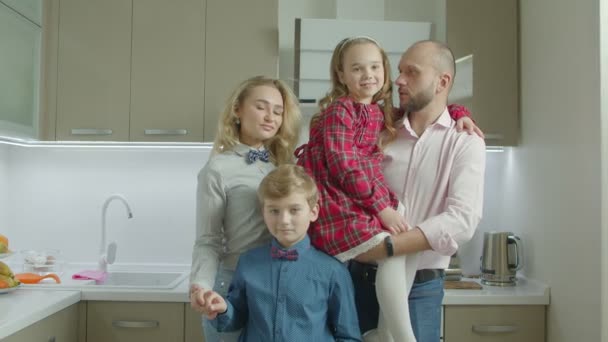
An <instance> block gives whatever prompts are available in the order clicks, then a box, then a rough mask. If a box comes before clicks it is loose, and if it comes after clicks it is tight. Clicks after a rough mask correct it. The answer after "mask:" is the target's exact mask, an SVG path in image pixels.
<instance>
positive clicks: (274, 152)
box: [213, 76, 302, 165]
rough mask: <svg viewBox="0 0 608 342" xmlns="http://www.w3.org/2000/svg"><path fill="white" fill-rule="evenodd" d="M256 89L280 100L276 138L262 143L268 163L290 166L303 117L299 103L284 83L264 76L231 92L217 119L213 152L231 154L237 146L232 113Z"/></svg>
mask: <svg viewBox="0 0 608 342" xmlns="http://www.w3.org/2000/svg"><path fill="white" fill-rule="evenodd" d="M259 86H270V87H273V88H276V89H277V90H278V91H279V92H280V93H281V97H282V98H283V122H282V123H281V127H279V130H278V131H277V134H276V135H275V136H274V137H272V138H270V139H268V140H267V141H264V146H265V147H266V149H267V150H268V152H270V160H271V161H272V163H273V164H275V165H281V164H284V163H288V162H291V161H293V151H294V150H295V148H296V144H297V143H298V138H299V134H300V120H301V116H302V115H301V113H300V107H299V105H298V104H299V101H298V99H297V98H296V96H295V95H294V94H293V92H292V91H291V89H289V87H288V86H287V84H285V83H284V82H283V81H281V80H278V79H274V78H269V77H264V76H256V77H252V78H249V79H247V80H245V81H243V82H242V83H241V84H239V85H238V86H237V87H236V89H234V91H233V92H232V95H231V96H230V98H228V101H227V102H226V107H225V108H224V111H223V112H222V114H221V116H220V118H219V122H218V129H217V134H216V136H215V141H214V142H213V152H214V153H221V152H224V151H231V150H232V149H233V148H234V146H236V145H237V144H238V143H239V127H240V125H239V124H238V123H237V122H238V121H237V119H238V117H237V116H236V113H235V112H236V110H237V109H238V108H239V106H242V104H243V102H244V101H245V99H246V98H247V96H249V94H250V93H251V91H252V90H253V89H254V88H257V87H259Z"/></svg>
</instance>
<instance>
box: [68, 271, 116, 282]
mask: <svg viewBox="0 0 608 342" xmlns="http://www.w3.org/2000/svg"><path fill="white" fill-rule="evenodd" d="M107 276H108V273H107V272H104V271H98V270H86V271H81V272H78V273H76V274H74V275H73V276H72V279H78V280H87V279H91V280H95V281H97V282H103V281H104V280H106V277H107Z"/></svg>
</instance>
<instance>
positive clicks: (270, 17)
mask: <svg viewBox="0 0 608 342" xmlns="http://www.w3.org/2000/svg"><path fill="white" fill-rule="evenodd" d="M237 8H238V10H236V9H237ZM278 8H279V4H278V0H257V1H248V0H207V26H206V41H205V44H206V49H205V50H206V55H205V64H206V67H205V141H213V139H214V138H215V131H216V130H217V123H218V117H219V115H220V113H221V112H222V110H223V108H224V105H225V104H226V100H227V99H228V97H229V96H230V93H231V91H232V90H233V89H234V88H235V87H236V86H237V85H238V84H239V83H240V82H241V81H243V80H245V79H246V78H249V77H252V76H256V75H265V76H269V77H275V78H276V77H278V69H279V29H278V27H279V23H278V20H279V15H278V11H279V9H278Z"/></svg>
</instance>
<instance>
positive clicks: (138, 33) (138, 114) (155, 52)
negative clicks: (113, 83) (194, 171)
mask: <svg viewBox="0 0 608 342" xmlns="http://www.w3.org/2000/svg"><path fill="white" fill-rule="evenodd" d="M205 2H206V1H205V0H180V1H179V2H175V1H166V0H133V31H132V56H131V108H130V113H131V115H130V121H131V124H130V140H131V141H202V140H203V125H204V120H203V108H204V105H203V103H204V98H205V97H204V81H205Z"/></svg>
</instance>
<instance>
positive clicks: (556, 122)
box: [497, 0, 606, 342]
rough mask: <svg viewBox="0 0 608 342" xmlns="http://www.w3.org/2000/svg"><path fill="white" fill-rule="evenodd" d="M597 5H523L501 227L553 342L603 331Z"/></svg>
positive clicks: (546, 1)
mask: <svg viewBox="0 0 608 342" xmlns="http://www.w3.org/2000/svg"><path fill="white" fill-rule="evenodd" d="M599 2H600V0H590V1H571V0H536V1H520V6H521V37H522V39H521V67H522V70H521V93H522V96H521V107H522V110H521V113H522V120H521V122H522V124H521V126H522V139H521V145H520V146H518V147H517V148H513V149H511V150H510V151H509V152H508V155H507V158H508V161H507V165H506V171H505V173H506V176H505V182H506V183H507V184H506V185H505V189H508V190H507V191H506V193H505V196H506V206H505V208H504V218H503V222H510V223H511V224H512V225H513V226H514V227H517V228H518V230H519V231H521V232H523V233H522V235H523V236H522V239H523V240H524V243H525V244H526V248H525V252H526V258H525V260H526V266H525V270H524V272H525V274H526V275H527V276H529V277H532V278H537V279H540V280H542V281H545V282H547V283H548V284H549V285H550V287H551V305H550V307H549V311H548V317H547V318H548V338H547V341H550V342H571V341H600V335H601V329H602V328H601V326H602V324H601V322H602V318H601V315H600V314H601V311H602V305H601V300H600V294H601V269H602V268H601V263H600V259H601V254H602V252H601V251H602V248H606V247H603V246H602V243H601V239H600V238H601V216H602V204H601V198H602V193H601V190H600V186H599V185H600V184H601V179H602V172H601V167H602V162H601V160H602V158H601V157H602V156H601V149H600V141H601V129H600V122H601V120H600V113H601V110H600V99H601V96H600V91H599V89H600V76H599V75H600V74H599V65H600V61H599V56H600V50H599V44H598V41H599V15H598V10H599ZM566 23H567V24H566ZM497 81H499V80H497ZM497 105H498V104H497ZM604 159H605V158H604ZM604 163H605V161H604ZM604 174H605V171H604ZM603 206H604V207H605V205H603ZM604 211H605V209H604ZM604 246H606V245H605V244H604ZM605 269H606V268H605V267H604V270H605ZM603 321H604V322H605V321H606V318H604V319H603Z"/></svg>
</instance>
